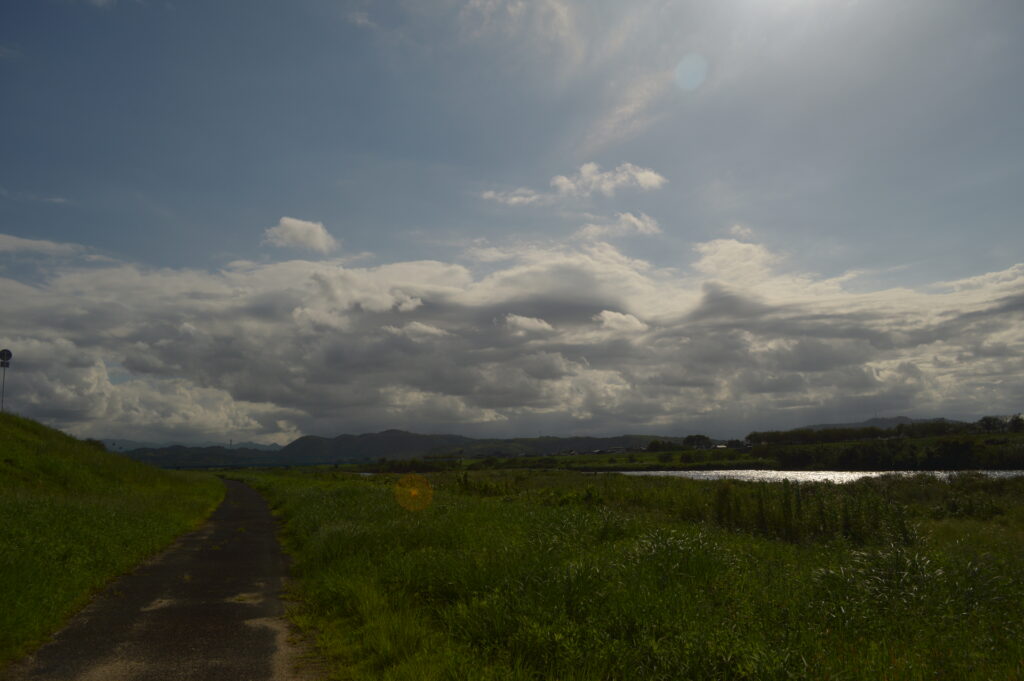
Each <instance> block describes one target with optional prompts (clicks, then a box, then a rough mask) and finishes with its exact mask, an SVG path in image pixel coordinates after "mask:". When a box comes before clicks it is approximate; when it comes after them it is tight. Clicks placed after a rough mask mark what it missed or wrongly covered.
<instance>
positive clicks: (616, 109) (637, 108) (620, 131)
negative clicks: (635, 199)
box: [583, 70, 672, 152]
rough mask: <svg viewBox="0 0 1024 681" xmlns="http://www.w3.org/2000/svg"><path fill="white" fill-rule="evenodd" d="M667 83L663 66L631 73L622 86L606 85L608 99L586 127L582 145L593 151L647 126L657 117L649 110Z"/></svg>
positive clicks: (669, 78)
mask: <svg viewBox="0 0 1024 681" xmlns="http://www.w3.org/2000/svg"><path fill="white" fill-rule="evenodd" d="M671 85H672V73H671V71H667V70H666V71H660V72H656V73H648V74H644V75H641V76H634V77H631V78H629V79H628V82H627V85H626V86H624V87H622V86H619V87H615V86H613V87H610V88H609V91H608V92H607V94H606V99H607V102H608V103H607V104H606V105H605V107H604V111H603V113H602V114H601V116H600V117H599V118H598V119H597V120H596V121H595V122H594V123H593V124H592V126H591V127H590V130H588V131H587V135H586V137H585V139H584V143H583V148H584V149H585V150H587V151H591V152H593V151H596V150H598V149H600V148H601V147H604V146H607V145H609V144H612V143H614V142H621V141H623V140H626V139H628V138H630V137H634V136H636V135H638V134H640V133H641V132H643V131H644V130H646V129H647V128H649V127H650V126H651V125H653V124H654V123H655V122H657V121H658V120H659V118H660V116H659V115H658V114H654V113H651V108H652V106H653V105H654V104H655V103H656V102H657V101H658V100H659V99H661V98H662V97H663V96H664V95H665V94H667V93H668V92H671V90H672V88H671Z"/></svg>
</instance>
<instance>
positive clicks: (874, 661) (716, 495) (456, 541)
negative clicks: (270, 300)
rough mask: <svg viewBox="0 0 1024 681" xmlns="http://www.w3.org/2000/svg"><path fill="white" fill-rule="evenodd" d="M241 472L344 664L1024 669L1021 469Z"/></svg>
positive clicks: (761, 670)
mask: <svg viewBox="0 0 1024 681" xmlns="http://www.w3.org/2000/svg"><path fill="white" fill-rule="evenodd" d="M241 477H243V478H244V479H246V480H247V481H248V482H250V483H251V484H254V485H255V486H257V487H258V488H259V489H261V490H262V491H263V492H264V493H265V494H266V495H267V496H268V497H269V498H270V499H271V501H272V504H273V505H274V507H275V509H276V512H277V513H278V514H279V515H280V516H281V518H282V519H283V521H284V527H285V536H286V540H287V546H288V548H289V550H290V551H291V552H292V553H293V554H294V556H295V559H296V562H295V566H294V570H295V574H296V577H297V580H296V583H295V585H294V589H295V594H296V596H297V598H298V599H299V600H300V602H301V605H300V606H299V608H298V609H297V611H296V612H295V614H294V616H295V619H296V621H297V622H299V623H300V625H301V626H303V627H304V628H306V629H308V630H310V631H311V632H314V633H315V635H316V636H317V639H318V641H319V645H320V648H321V650H322V651H323V652H324V654H325V655H326V656H327V658H328V659H329V660H330V664H331V669H332V671H333V675H334V676H333V678H336V679H389V680H397V679H416V680H417V681H421V680H429V679H466V680H470V679H472V680H477V679H567V680H578V681H582V680H590V679H593V680H598V679H602V680H611V679H638V680H639V679H643V680H644V681H648V680H652V679H815V680H817V679H863V680H865V681H867V680H872V681H874V680H875V679H1024V618H1022V617H1021V612H1022V609H1024V554H1022V552H1021V546H1024V478H1014V479H998V480H996V479H987V478H984V477H982V476H979V475H972V474H964V475H959V476H955V477H953V478H952V479H951V480H950V481H948V482H947V481H942V480H939V479H935V478H932V477H931V476H915V477H912V478H897V477H882V478H875V479H865V480H862V481H860V482H857V483H854V484H850V485H833V484H828V483H821V484H801V485H794V484H778V483H775V484H770V483H737V482H732V481H717V482H707V481H694V480H681V479H673V478H650V477H627V476H619V475H586V474H580V473H571V472H556V471H539V472H522V471H500V472H469V473H465V472H459V473H454V472H453V473H439V474H428V475H427V476H426V477H427V479H428V480H429V482H430V483H431V485H432V487H433V497H432V504H430V506H429V507H427V508H426V509H424V510H420V511H409V510H406V508H405V507H403V506H401V505H399V503H398V501H399V500H401V499H403V497H401V496H399V497H398V498H396V496H395V493H394V487H395V485H396V482H397V481H398V479H399V476H397V475H394V476H392V475H378V476H372V477H365V476H356V475H350V474H345V473H339V472H337V471H334V470H331V469H294V470H291V471H277V472H248V473H245V474H242V475H241ZM409 488H410V486H409V485H405V486H403V490H407V489H409ZM406 501H407V500H406ZM405 506H408V504H407V503H406V504H405Z"/></svg>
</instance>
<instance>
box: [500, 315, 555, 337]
mask: <svg viewBox="0 0 1024 681" xmlns="http://www.w3.org/2000/svg"><path fill="white" fill-rule="evenodd" d="M505 326H507V327H508V328H509V330H511V331H512V333H513V334H514V335H517V336H525V335H527V334H531V333H549V332H552V331H554V328H552V326H551V325H550V324H548V323H547V322H546V321H544V320H543V319H537V318H536V317H524V316H522V315H517V314H511V313H510V314H508V315H506V316H505Z"/></svg>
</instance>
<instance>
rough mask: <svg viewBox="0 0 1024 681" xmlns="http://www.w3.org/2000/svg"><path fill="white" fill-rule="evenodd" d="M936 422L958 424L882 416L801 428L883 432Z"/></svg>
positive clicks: (943, 420) (940, 419)
mask: <svg viewBox="0 0 1024 681" xmlns="http://www.w3.org/2000/svg"><path fill="white" fill-rule="evenodd" d="M937 421H940V422H948V423H959V422H958V421H950V419H943V418H938V419H912V418H910V417H909V416H890V417H885V416H883V417H881V418H873V419H867V420H866V421H859V422H857V423H821V424H817V425H814V426H803V428H806V429H807V430H831V429H836V428H882V429H883V430H884V429H889V428H895V427H896V426H898V425H901V424H909V423H935V422H937Z"/></svg>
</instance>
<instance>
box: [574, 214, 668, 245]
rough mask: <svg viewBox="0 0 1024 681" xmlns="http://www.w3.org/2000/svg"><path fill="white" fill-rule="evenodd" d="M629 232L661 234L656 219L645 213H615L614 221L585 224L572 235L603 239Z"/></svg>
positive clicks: (580, 237) (582, 237) (581, 237)
mask: <svg viewBox="0 0 1024 681" xmlns="http://www.w3.org/2000/svg"><path fill="white" fill-rule="evenodd" d="M629 234H645V235H651V234H661V227H659V226H658V221H657V220H655V219H654V218H652V217H651V216H650V215H647V214H646V213H640V214H639V215H633V214H632V213H616V215H615V222H612V223H610V224H587V225H584V226H583V227H581V228H580V229H579V230H577V231H576V233H575V234H574V235H573V236H575V237H576V238H579V239H603V238H607V237H616V236H627V235H629Z"/></svg>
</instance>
